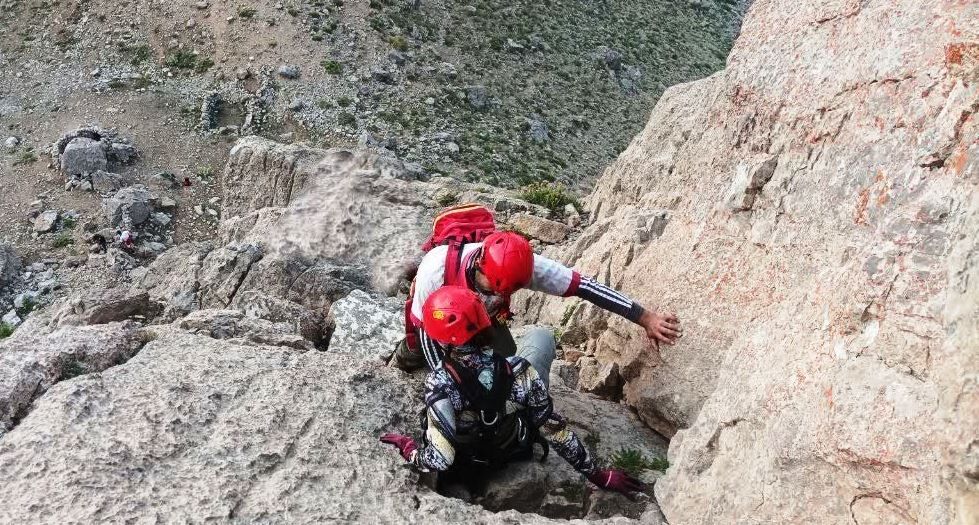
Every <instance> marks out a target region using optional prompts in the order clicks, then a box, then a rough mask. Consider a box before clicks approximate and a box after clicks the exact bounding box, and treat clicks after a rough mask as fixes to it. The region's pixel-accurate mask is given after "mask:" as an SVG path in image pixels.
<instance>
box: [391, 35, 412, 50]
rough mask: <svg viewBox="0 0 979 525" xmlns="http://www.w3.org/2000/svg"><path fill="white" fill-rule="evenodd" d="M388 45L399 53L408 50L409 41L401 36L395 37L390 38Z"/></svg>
mask: <svg viewBox="0 0 979 525" xmlns="http://www.w3.org/2000/svg"><path fill="white" fill-rule="evenodd" d="M388 44H391V47H393V48H395V49H397V50H398V51H407V50H408V39H407V38H405V37H403V36H401V35H394V36H392V37H389V38H388Z"/></svg>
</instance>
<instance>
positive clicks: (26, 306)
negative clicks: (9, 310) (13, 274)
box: [16, 297, 37, 317]
mask: <svg viewBox="0 0 979 525" xmlns="http://www.w3.org/2000/svg"><path fill="white" fill-rule="evenodd" d="M35 308H37V302H36V301H35V300H34V299H33V298H32V297H25V298H24V303H23V304H22V305H21V307H20V308H17V309H16V310H17V315H19V316H20V317H27V314H29V313H31V312H33V311H34V309H35Z"/></svg>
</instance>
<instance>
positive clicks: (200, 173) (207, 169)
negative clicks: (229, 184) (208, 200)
mask: <svg viewBox="0 0 979 525" xmlns="http://www.w3.org/2000/svg"><path fill="white" fill-rule="evenodd" d="M197 177H198V178H200V179H203V180H211V179H212V178H213V177H214V168H213V167H211V166H199V167H198V168H197Z"/></svg>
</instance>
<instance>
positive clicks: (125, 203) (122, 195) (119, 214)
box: [102, 184, 153, 228]
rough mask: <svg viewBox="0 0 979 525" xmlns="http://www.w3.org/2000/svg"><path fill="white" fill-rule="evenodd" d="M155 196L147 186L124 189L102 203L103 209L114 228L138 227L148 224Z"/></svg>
mask: <svg viewBox="0 0 979 525" xmlns="http://www.w3.org/2000/svg"><path fill="white" fill-rule="evenodd" d="M152 201H153V195H152V194H151V193H150V191H149V190H148V189H146V187H145V186H142V185H139V184H137V185H135V186H129V187H128V188H123V189H121V190H119V191H117V192H116V193H115V195H113V196H112V197H109V198H108V199H105V200H104V201H103V202H102V209H103V211H104V212H105V216H106V218H108V219H109V224H111V225H112V226H123V227H128V228H132V227H136V226H139V225H140V224H142V223H144V222H146V220H147V219H149V218H150V213H151V212H152V211H153V202H152Z"/></svg>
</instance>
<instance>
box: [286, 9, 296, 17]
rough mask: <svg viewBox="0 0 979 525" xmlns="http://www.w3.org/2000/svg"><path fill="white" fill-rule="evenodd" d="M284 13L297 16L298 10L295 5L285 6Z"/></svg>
mask: <svg viewBox="0 0 979 525" xmlns="http://www.w3.org/2000/svg"><path fill="white" fill-rule="evenodd" d="M286 13H289V16H293V17H295V16H299V10H298V9H296V8H295V7H287V8H286Z"/></svg>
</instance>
